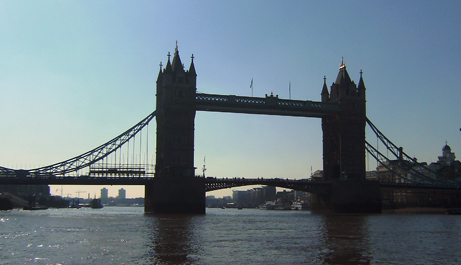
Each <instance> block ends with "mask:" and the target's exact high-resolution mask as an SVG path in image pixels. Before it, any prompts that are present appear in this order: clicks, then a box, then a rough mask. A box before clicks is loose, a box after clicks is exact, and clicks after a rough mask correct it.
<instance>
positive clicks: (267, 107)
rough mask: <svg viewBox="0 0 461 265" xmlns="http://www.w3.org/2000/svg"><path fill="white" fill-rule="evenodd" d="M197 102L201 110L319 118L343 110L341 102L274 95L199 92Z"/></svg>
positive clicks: (198, 108) (197, 107) (197, 106)
mask: <svg viewBox="0 0 461 265" xmlns="http://www.w3.org/2000/svg"><path fill="white" fill-rule="evenodd" d="M195 102H196V109H197V110H200V111H216V112H233V113H248V114H267V115H281V116H298V117H317V118H319V117H325V116H328V115H330V114H332V113H339V112H341V109H340V107H339V104H336V103H324V102H315V101H310V100H305V101H303V100H288V99H279V98H278V96H275V97H274V96H273V95H271V96H267V95H266V97H265V98H257V97H242V96H235V95H228V96H225V95H213V94H201V93H197V95H196V100H195Z"/></svg>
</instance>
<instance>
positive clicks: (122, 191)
mask: <svg viewBox="0 0 461 265" xmlns="http://www.w3.org/2000/svg"><path fill="white" fill-rule="evenodd" d="M117 199H119V200H125V199H126V190H125V189H124V188H121V189H119V190H118V196H117Z"/></svg>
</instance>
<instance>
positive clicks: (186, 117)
mask: <svg viewBox="0 0 461 265" xmlns="http://www.w3.org/2000/svg"><path fill="white" fill-rule="evenodd" d="M162 67H163V66H162V65H161V66H160V71H159V75H158V78H157V93H156V97H157V106H156V111H154V112H153V113H151V114H150V115H148V116H147V117H146V118H145V119H143V120H142V121H140V122H139V123H138V124H136V125H135V126H133V127H132V128H130V129H128V130H127V131H125V132H124V133H122V134H120V135H119V136H117V137H116V138H114V139H112V140H110V141H109V142H107V143H105V144H103V145H101V146H99V147H97V148H95V149H93V150H91V151H88V152H86V153H84V154H82V155H80V156H76V157H74V158H71V159H69V160H66V161H63V162H59V163H56V164H53V165H49V166H45V167H40V168H36V169H30V170H23V169H21V170H15V169H9V168H4V167H0V184H4V185H6V184H16V185H25V184H27V185H31V184H33V185H42V184H48V185H49V184H69V185H73V184H75V185H144V186H145V198H146V199H145V211H146V212H154V213H204V212H205V192H206V191H212V190H217V189H226V188H232V187H238V186H246V185H269V186H277V187H284V188H290V189H295V190H300V191H307V192H311V193H312V194H313V198H312V207H313V209H314V210H317V209H318V210H319V211H321V210H325V209H327V210H332V211H335V212H365V213H366V212H368V213H374V212H380V211H381V200H382V195H381V189H383V188H384V189H385V188H402V189H410V188H411V189H418V190H424V189H432V190H454V191H457V190H458V189H459V183H458V182H456V181H453V180H450V179H446V178H444V177H443V176H437V175H436V176H437V177H435V178H434V177H432V176H431V174H432V175H434V174H435V173H434V172H429V173H424V172H421V171H415V170H414V169H413V170H412V168H411V167H408V166H407V167H406V166H405V163H406V162H408V163H409V162H415V161H414V160H413V159H412V158H410V157H409V156H407V155H406V154H405V153H403V150H402V149H401V148H399V147H397V146H396V145H394V144H393V143H392V142H391V141H390V140H389V139H387V138H386V137H385V136H384V134H382V133H381V132H380V131H379V130H378V129H377V128H376V126H374V125H373V124H372V123H371V122H370V121H369V120H368V119H367V117H366V97H365V91H366V88H365V84H364V81H363V78H362V74H361V76H360V80H359V83H358V85H356V84H355V82H353V81H352V80H351V78H350V77H349V74H348V72H347V70H346V66H345V64H344V62H343V63H341V66H340V69H339V73H338V76H337V78H336V80H335V82H334V83H333V84H332V85H331V87H330V89H328V87H327V84H326V79H324V84H323V88H322V92H321V101H320V102H317V101H310V100H304V101H303V100H287V99H280V98H279V97H278V96H277V95H276V96H274V95H272V94H271V95H266V96H265V97H264V98H258V97H244V96H236V95H213V94H203V93H197V92H196V91H197V89H196V80H197V74H196V71H195V66H194V62H193V57H192V60H191V64H190V67H189V69H188V70H185V69H184V66H183V64H182V62H181V59H180V57H179V52H178V49H177V47H176V50H175V53H174V57H173V60H172V61H171V62H170V55H168V62H167V65H166V67H165V68H162ZM197 111H214V112H231V113H247V114H264V115H281V116H298V117H312V118H321V119H322V131H323V171H324V180H323V181H311V180H296V179H287V178H285V177H281V178H277V179H263V178H257V179H254V178H248V179H243V178H213V177H207V178H205V177H204V176H203V177H201V176H196V173H195V167H194V129H195V114H196V112H197ZM153 118H156V122H157V139H156V140H157V145H156V148H157V150H156V161H155V169H154V171H152V170H150V169H149V168H148V165H142V164H141V163H138V164H136V165H130V164H128V163H124V164H122V162H121V161H119V163H116V164H114V165H110V164H108V163H107V162H104V160H105V159H107V158H108V157H109V156H111V155H114V156H115V157H117V152H120V150H121V148H122V146H124V145H129V144H130V141H131V140H133V139H134V138H135V136H136V135H137V134H138V133H140V132H141V131H142V130H143V129H144V128H146V127H147V125H148V124H149V122H150V121H152V119H153ZM367 124H368V125H369V126H370V127H371V128H372V129H373V131H374V133H375V134H376V135H377V136H378V138H379V139H380V140H381V142H383V143H384V145H385V146H386V148H387V149H388V150H390V152H391V154H392V155H394V156H395V157H398V158H399V159H398V161H397V162H395V161H392V160H391V159H389V158H387V157H386V156H384V155H383V154H382V153H381V152H379V150H378V149H377V148H374V147H373V146H372V145H370V144H369V143H368V142H366V141H365V127H366V125H367ZM132 145H133V146H134V144H132ZM133 148H134V147H133ZM128 149H129V148H128ZM366 151H368V153H369V154H371V155H372V156H373V157H374V158H375V159H377V160H378V161H379V162H380V163H382V164H385V165H388V166H389V165H393V167H390V166H389V169H390V170H393V168H394V166H399V167H400V168H401V169H402V170H403V171H405V172H409V173H408V174H411V175H412V176H413V177H412V179H408V180H409V181H411V182H412V183H387V184H386V183H379V182H376V181H368V180H366V172H365V155H366ZM133 152H134V151H133ZM119 154H120V153H119ZM119 157H120V155H119ZM120 160H121V159H120ZM384 162H387V163H384ZM146 164H148V163H146ZM84 169H88V173H87V174H83V175H82V174H75V173H76V172H78V171H80V170H84ZM394 173H395V174H399V172H395V171H394ZM408 174H404V175H402V178H403V179H405V178H407V176H408Z"/></svg>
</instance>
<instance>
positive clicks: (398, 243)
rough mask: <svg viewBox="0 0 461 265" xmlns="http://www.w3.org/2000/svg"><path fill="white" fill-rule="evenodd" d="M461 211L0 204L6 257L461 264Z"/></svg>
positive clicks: (0, 238)
mask: <svg viewBox="0 0 461 265" xmlns="http://www.w3.org/2000/svg"><path fill="white" fill-rule="evenodd" d="M459 238H461V216H452V215H389V214H381V215H315V214H310V212H305V211H262V210H256V209H244V210H241V211H239V210H232V209H225V210H222V209H207V214H206V215H199V216H188V215H158V216H155V215H154V216H152V215H144V213H143V209H142V208H138V209H137V208H129V207H126V208H124V207H105V208H103V209H99V210H92V209H79V210H74V209H64V210H62V209H59V210H57V209H54V210H53V209H50V210H46V211H41V212H29V211H9V212H0V265H2V264H133V265H134V264H264V265H269V264H424V265H426V264H461V254H460V252H459V249H461V241H460V240H459Z"/></svg>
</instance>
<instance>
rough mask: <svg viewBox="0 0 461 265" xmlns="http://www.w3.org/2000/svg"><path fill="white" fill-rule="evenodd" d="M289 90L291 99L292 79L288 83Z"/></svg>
mask: <svg viewBox="0 0 461 265" xmlns="http://www.w3.org/2000/svg"><path fill="white" fill-rule="evenodd" d="M288 92H289V94H290V99H291V81H290V82H289V84H288Z"/></svg>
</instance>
